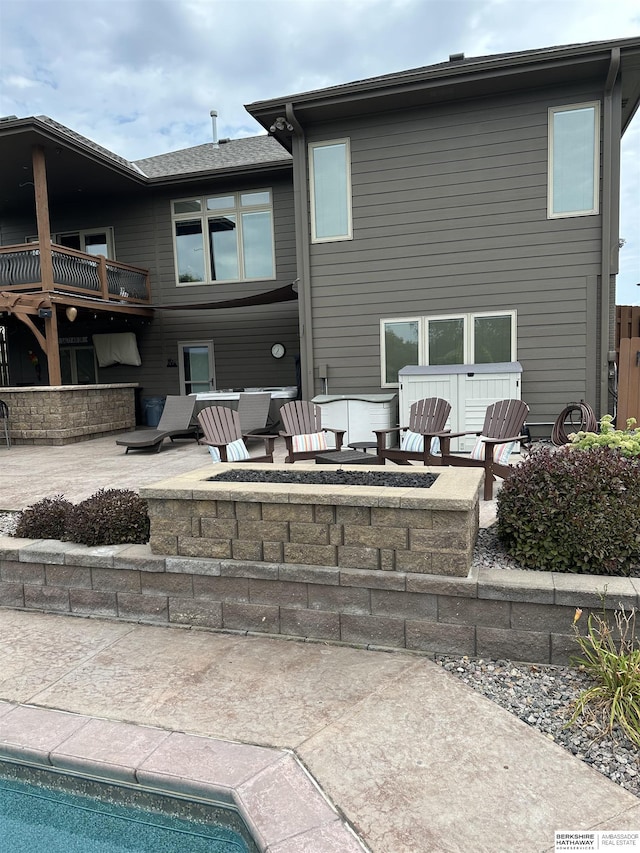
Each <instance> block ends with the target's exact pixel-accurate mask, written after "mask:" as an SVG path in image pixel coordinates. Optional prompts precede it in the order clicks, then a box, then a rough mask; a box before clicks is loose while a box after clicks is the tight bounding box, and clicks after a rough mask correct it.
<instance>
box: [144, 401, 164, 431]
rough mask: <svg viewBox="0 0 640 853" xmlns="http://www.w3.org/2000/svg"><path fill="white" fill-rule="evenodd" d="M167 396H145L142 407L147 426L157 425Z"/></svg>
mask: <svg viewBox="0 0 640 853" xmlns="http://www.w3.org/2000/svg"><path fill="white" fill-rule="evenodd" d="M165 400H166V397H144V398H143V400H142V407H143V409H144V422H145V423H146V425H147V426H150V427H157V426H158V424H159V423H160V418H161V417H162V410H163V409H164V401H165Z"/></svg>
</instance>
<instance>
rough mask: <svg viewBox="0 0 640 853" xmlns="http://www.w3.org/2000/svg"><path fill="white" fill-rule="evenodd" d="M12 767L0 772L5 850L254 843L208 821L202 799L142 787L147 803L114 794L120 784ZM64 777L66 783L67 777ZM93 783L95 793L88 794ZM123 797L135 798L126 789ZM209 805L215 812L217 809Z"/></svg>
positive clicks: (136, 851)
mask: <svg viewBox="0 0 640 853" xmlns="http://www.w3.org/2000/svg"><path fill="white" fill-rule="evenodd" d="M5 767H6V765H5ZM15 775H16V774H13V773H12V774H9V777H7V776H4V775H2V774H1V773H0V849H1V850H2V851H7V853H41V852H42V853H251V851H252V850H254V849H255V848H254V847H253V846H252V847H249V846H247V844H246V843H245V841H244V840H243V838H242V837H241V835H240V834H239V833H238V832H235V831H234V830H233V829H230V828H227V827H226V826H223V825H220V824H215V823H211V822H210V820H211V818H210V816H208V810H207V808H206V807H204V808H202V807H200V806H198V805H196V804H188V803H184V802H180V801H177V800H173V798H168V797H160V796H158V795H155V794H148V795H143V796H142V802H143V804H144V805H145V806H147V807H146V808H143V807H141V806H136V805H133V804H132V803H131V802H127V803H126V804H125V803H122V802H117V799H118V795H116V796H115V799H114V792H115V791H119V790H124V789H118V788H116V787H114V786H110V785H104V784H102V783H92V782H89V783H88V785H87V787H88V788H89V789H91V791H92V795H91V796H88V795H86V794H84V793H76V792H75V791H69V790H63V789H61V788H60V787H57V786H55V785H50V784H42V780H43V778H47V779H48V778H53V779H54V782H55V781H56V780H55V777H52V775H51V774H36V777H37V779H38V784H33V783H32V782H31V781H25V779H23V778H13V777H14V776H15ZM17 775H18V776H19V775H20V774H17ZM23 775H24V774H23ZM27 775H28V774H27ZM61 778H62V777H61ZM64 778H65V779H66V780H67V782H66V785H67V786H68V785H69V781H68V780H69V778H70V777H64ZM77 781H78V780H77ZM76 784H77V782H76ZM96 791H99V793H100V796H93V794H94V793H95V792H96ZM122 799H125V800H127V799H129V800H133V801H135V797H134V796H133V795H132V794H131V793H130V792H129V793H127V794H126V796H124V797H122ZM168 802H172V803H174V806H173V807H170V809H169V810H170V811H174V812H176V813H175V814H174V813H166V812H165V811H164V810H160V808H161V806H162V805H166V804H167V803H168ZM149 806H150V807H149ZM212 810H213V812H214V813H216V814H218V815H219V814H220V813H221V811H222V810H221V809H219V808H217V807H212ZM181 813H182V814H181ZM183 814H189V815H190V817H191V819H188V818H187V817H185V816H183ZM193 818H195V819H193ZM234 818H235V819H236V820H238V818H237V816H236V815H234Z"/></svg>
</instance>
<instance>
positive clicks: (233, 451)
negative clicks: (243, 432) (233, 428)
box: [209, 438, 249, 462]
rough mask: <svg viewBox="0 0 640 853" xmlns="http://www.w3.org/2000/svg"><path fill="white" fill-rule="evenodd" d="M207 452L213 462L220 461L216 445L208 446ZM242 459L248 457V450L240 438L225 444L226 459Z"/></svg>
mask: <svg viewBox="0 0 640 853" xmlns="http://www.w3.org/2000/svg"><path fill="white" fill-rule="evenodd" d="M209 453H210V454H211V459H212V460H213V461H214V462H220V451H219V450H218V448H217V447H210V448H209ZM243 459H249V451H248V450H247V446H246V444H245V443H244V441H243V440H242V439H241V438H238V439H237V440H236V441H232V442H230V443H229V444H227V461H228V462H240V461H241V460H243Z"/></svg>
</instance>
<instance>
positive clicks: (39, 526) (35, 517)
mask: <svg viewBox="0 0 640 853" xmlns="http://www.w3.org/2000/svg"><path fill="white" fill-rule="evenodd" d="M72 510H73V504H72V503H71V501H68V500H65V498H64V497H63V496H62V495H54V496H53V497H52V498H43V499H42V500H41V501H37V503H34V504H32V505H31V506H29V507H27V508H26V509H24V510H23V511H22V512H21V513H20V515H19V517H18V523H17V525H16V529H15V530H14V532H13V535H14V536H19V537H20V538H24V539H62V537H63V536H64V531H65V527H66V523H67V518H68V516H69V513H70V512H71V511H72Z"/></svg>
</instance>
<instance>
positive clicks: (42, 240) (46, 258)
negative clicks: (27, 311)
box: [31, 145, 53, 291]
mask: <svg viewBox="0 0 640 853" xmlns="http://www.w3.org/2000/svg"><path fill="white" fill-rule="evenodd" d="M31 159H32V163H33V186H34V194H35V202H36V222H37V224H38V245H39V248H40V280H41V282H42V289H43V290H46V291H52V290H53V259H52V256H51V220H50V218H49V194H48V191H47V166H46V163H45V157H44V148H43V147H42V146H41V145H34V146H33V148H32V151H31Z"/></svg>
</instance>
